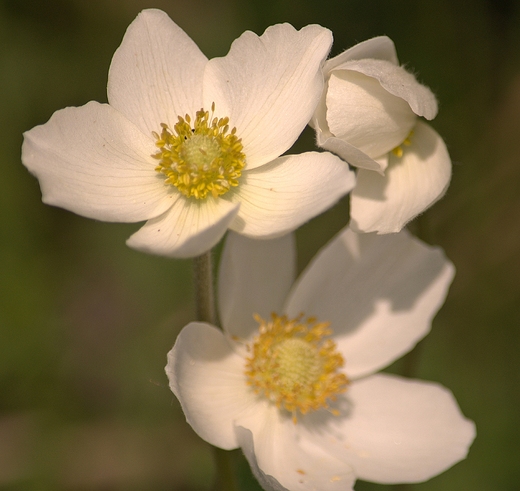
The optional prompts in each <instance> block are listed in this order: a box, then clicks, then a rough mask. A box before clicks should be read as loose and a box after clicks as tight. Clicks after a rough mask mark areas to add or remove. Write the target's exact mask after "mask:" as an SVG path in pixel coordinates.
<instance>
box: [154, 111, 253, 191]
mask: <svg viewBox="0 0 520 491" xmlns="http://www.w3.org/2000/svg"><path fill="white" fill-rule="evenodd" d="M211 111H212V113H211V117H210V113H209V112H208V111H204V109H201V110H200V111H197V113H196V115H195V116H196V117H195V121H194V122H193V127H192V125H191V118H190V116H189V115H188V114H186V115H185V116H184V118H183V117H181V116H179V117H178V119H179V120H178V122H177V123H176V124H175V125H174V127H173V130H171V129H170V128H169V127H168V125H167V124H165V123H161V127H162V131H161V134H160V135H159V134H158V133H156V132H155V131H154V132H153V136H154V138H155V140H156V142H155V144H156V146H157V147H158V148H159V151H158V152H157V153H156V154H154V155H152V157H154V158H155V159H157V160H159V165H158V166H157V167H156V168H155V170H156V171H157V172H159V173H161V174H164V175H165V176H166V179H165V182H166V183H167V184H170V185H172V186H175V187H176V188H177V189H178V190H179V191H180V192H181V193H182V194H183V195H184V196H186V197H187V198H192V197H193V198H196V199H204V198H206V197H207V196H208V194H210V195H211V196H213V197H214V198H217V197H218V196H221V195H223V194H225V193H227V192H228V191H229V190H230V189H231V188H232V187H236V186H238V184H239V181H238V179H239V178H240V176H241V175H242V169H243V168H244V167H245V165H246V157H245V155H244V153H243V152H242V150H243V146H242V141H241V140H240V138H238V137H237V136H236V128H233V129H232V130H231V131H229V118H227V117H226V118H220V119H219V118H216V117H213V114H214V111H215V104H212V106H211Z"/></svg>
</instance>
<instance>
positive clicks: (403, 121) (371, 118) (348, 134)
mask: <svg viewBox="0 0 520 491" xmlns="http://www.w3.org/2000/svg"><path fill="white" fill-rule="evenodd" d="M363 61H371V62H374V63H375V62H376V60H363ZM352 63H361V62H352ZM381 63H386V64H387V65H388V66H389V67H392V68H393V69H397V67H395V66H394V65H392V64H390V63H389V62H381ZM416 119H417V116H416V115H415V114H414V113H413V111H412V110H411V109H410V106H409V105H408V104H407V103H406V101H405V100H403V99H401V98H400V97H396V96H395V95H392V94H391V93H390V92H388V91H387V90H385V89H384V88H383V87H382V86H381V84H380V83H379V82H378V80H377V79H375V78H372V77H370V76H367V75H364V74H363V73H359V72H356V71H352V70H336V71H334V72H333V73H332V74H331V76H330V79H329V82H328V89H327V123H328V126H329V129H330V131H331V133H332V134H333V135H334V136H336V137H337V138H340V139H342V140H345V141H346V142H348V143H350V144H351V145H353V146H354V147H356V148H358V149H359V150H361V151H362V152H364V153H365V154H366V155H368V156H369V157H371V158H377V157H379V156H380V155H383V154H385V153H388V152H390V151H391V150H392V149H393V148H395V147H397V146H398V145H400V144H401V143H402V142H403V141H404V140H405V139H406V137H407V136H408V135H409V133H410V131H411V130H412V128H413V127H414V125H415V121H416ZM350 163H352V165H356V162H355V161H353V162H350Z"/></svg>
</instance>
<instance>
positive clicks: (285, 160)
mask: <svg viewBox="0 0 520 491" xmlns="http://www.w3.org/2000/svg"><path fill="white" fill-rule="evenodd" d="M242 179H243V181H242V182H241V184H240V186H239V188H238V191H237V192H236V193H234V194H233V195H232V198H231V199H232V200H233V201H234V202H237V203H240V210H239V212H238V216H237V218H236V219H235V220H234V222H233V223H232V225H231V228H232V229H233V230H235V231H236V232H238V233H240V234H243V235H246V236H249V237H256V238H266V239H267V238H273V237H277V236H280V235H282V234H285V233H288V232H291V231H293V230H295V229H296V228H298V227H299V226H300V225H302V224H303V223H305V222H306V221H307V220H310V219H311V218H313V217H315V216H317V215H319V214H320V213H322V212H323V211H325V210H327V209H328V208H330V207H331V206H332V205H333V204H334V203H336V202H337V201H338V200H339V199H340V198H341V197H342V196H343V195H345V194H346V193H348V192H349V191H350V190H351V189H352V188H353V186H354V184H355V175H354V173H353V172H352V171H351V170H349V168H348V165H346V164H345V163H344V162H343V161H341V160H340V159H339V158H338V157H336V156H334V155H332V154H330V153H317V152H307V153H303V154H300V155H288V156H285V157H280V158H278V159H276V160H274V161H273V162H271V163H270V164H268V165H264V166H262V167H259V168H258V169H254V170H252V171H247V172H244V174H243V175H242Z"/></svg>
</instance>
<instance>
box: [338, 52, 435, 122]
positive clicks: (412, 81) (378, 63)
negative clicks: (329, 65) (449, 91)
mask: <svg viewBox="0 0 520 491" xmlns="http://www.w3.org/2000/svg"><path fill="white" fill-rule="evenodd" d="M338 68H339V67H338ZM341 68H342V69H344V70H355V71H357V72H359V73H363V74H365V75H367V76H369V77H373V78H375V79H376V80H378V81H379V83H380V84H381V86H382V87H383V88H384V89H385V90H387V91H388V92H390V93H391V94H393V95H395V96H396V97H401V98H402V99H404V100H405V101H406V102H407V103H408V104H409V105H410V108H411V109H412V111H413V112H414V113H415V114H417V116H422V117H424V118H426V119H433V118H434V117H435V116H436V115H437V110H438V107H437V99H436V98H435V95H434V94H433V93H432V91H431V90H430V89H429V88H428V87H426V86H425V85H422V84H420V83H419V82H418V81H417V79H416V78H415V75H413V74H412V73H409V72H407V71H406V70H405V69H404V68H403V67H402V66H395V65H394V64H393V63H391V62H387V61H383V60H355V61H349V62H348V63H345V64H343V65H341Z"/></svg>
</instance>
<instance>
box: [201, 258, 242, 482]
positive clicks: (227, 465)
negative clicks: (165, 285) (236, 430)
mask: <svg viewBox="0 0 520 491" xmlns="http://www.w3.org/2000/svg"><path fill="white" fill-rule="evenodd" d="M193 283H194V288H195V311H196V316H197V320H198V321H201V322H208V323H210V324H213V325H214V326H217V327H220V326H218V324H217V314H216V309H215V285H214V283H213V256H212V253H211V251H208V252H206V253H205V254H203V255H202V256H197V257H195V258H193ZM213 455H214V459H215V465H216V468H217V475H216V478H215V485H214V487H213V489H214V491H238V486H237V482H236V478H235V476H234V466H233V462H232V456H231V453H230V452H229V451H227V450H222V449H221V448H217V447H213Z"/></svg>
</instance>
